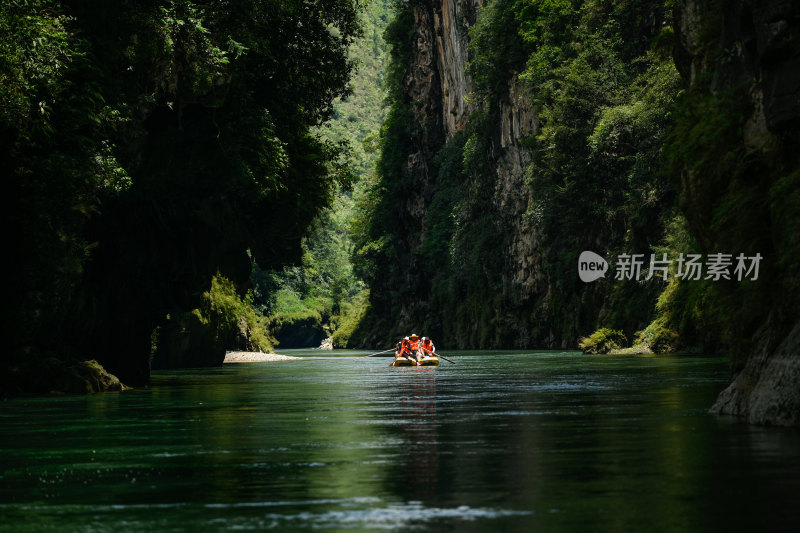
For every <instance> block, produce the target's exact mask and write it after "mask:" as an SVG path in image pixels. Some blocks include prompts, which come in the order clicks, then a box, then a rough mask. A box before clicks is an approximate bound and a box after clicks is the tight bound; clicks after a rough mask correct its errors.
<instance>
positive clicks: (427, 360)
mask: <svg viewBox="0 0 800 533" xmlns="http://www.w3.org/2000/svg"><path fill="white" fill-rule="evenodd" d="M438 364H439V358H438V357H433V356H430V355H426V356H425V357H423V358H422V359H420V360H419V361H416V360H415V359H414V358H413V357H406V356H403V357H397V358H395V360H394V361H392V362H391V363H389V366H436V365H438Z"/></svg>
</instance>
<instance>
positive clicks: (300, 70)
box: [0, 0, 360, 382]
mask: <svg viewBox="0 0 800 533" xmlns="http://www.w3.org/2000/svg"><path fill="white" fill-rule="evenodd" d="M359 4H360V3H359V2H357V1H356V0H297V1H291V2H285V1H283V0H244V1H241V2H235V3H227V2H226V3H219V2H211V1H202V0H201V1H192V0H148V1H146V2H122V1H109V2H102V3H94V2H92V3H86V2H79V1H70V0H65V1H61V2H55V1H49V0H25V1H22V0H13V1H10V2H3V3H2V6H1V7H0V21H2V27H3V32H2V36H0V56H1V57H0V79H1V80H2V86H1V88H0V91H2V93H0V96H2V99H3V101H2V105H0V109H2V111H0V142H2V146H3V148H2V152H0V174H2V175H3V176H4V178H5V179H7V180H8V188H9V191H10V197H11V198H14V199H15V202H14V204H13V205H12V206H10V208H9V209H6V210H4V211H3V221H2V222H3V224H2V225H3V228H4V230H5V231H7V232H9V234H10V235H9V239H8V242H9V243H10V246H11V255H12V256H13V257H15V258H16V262H15V264H14V268H13V269H12V275H11V276H10V278H9V281H10V283H11V286H12V287H13V291H14V293H13V294H12V295H11V296H12V297H11V299H10V301H9V304H8V305H9V307H10V308H11V309H13V310H14V315H15V316H14V319H12V320H10V321H8V322H7V323H6V325H10V327H12V328H13V329H14V331H15V334H14V335H12V336H11V339H12V343H11V344H12V348H11V353H12V354H13V356H12V357H13V358H20V357H23V356H24V354H25V353H30V352H31V351H52V352H54V353H59V354H68V353H72V354H80V355H81V356H82V357H86V356H87V355H96V356H97V358H98V360H100V361H101V362H103V363H104V364H106V365H108V367H109V369H110V370H111V371H113V372H115V373H118V374H119V375H120V377H122V378H123V379H124V380H128V381H132V382H141V381H144V380H145V379H146V378H147V373H148V361H149V354H150V344H151V332H152V330H153V328H154V327H156V326H157V325H159V324H160V323H162V322H163V321H164V320H165V317H166V316H167V315H168V314H171V315H174V316H177V314H178V313H179V312H181V311H183V310H187V309H192V308H194V307H196V306H197V305H198V303H199V302H200V301H201V295H202V293H203V292H204V291H206V290H208V287H209V284H210V280H211V278H212V276H213V274H214V273H215V272H217V270H219V271H220V272H221V273H222V274H223V275H225V276H226V277H228V278H230V279H231V280H232V281H233V282H234V283H235V284H236V285H237V286H244V285H246V284H247V283H248V282H249V281H248V280H249V277H250V272H251V263H252V260H253V259H255V261H257V262H258V264H259V265H260V266H262V267H263V268H267V269H271V268H277V267H279V266H281V265H283V264H287V263H291V262H295V261H299V260H300V256H301V247H300V240H301V238H302V236H303V235H304V234H305V232H306V228H307V227H308V226H309V224H310V223H311V222H312V220H314V218H315V217H316V216H317V215H318V214H319V212H320V210H321V209H323V208H324V207H326V206H327V205H329V203H330V202H331V201H332V199H333V195H334V191H335V186H336V185H337V184H338V185H340V186H346V185H347V184H348V183H350V181H351V180H352V178H353V174H352V171H351V167H350V165H349V164H348V161H347V152H346V149H345V147H344V146H343V145H341V144H339V143H336V142H333V141H330V140H327V139H325V138H324V137H323V136H322V135H321V134H320V133H319V132H317V130H316V128H317V127H319V126H320V125H321V124H322V123H324V122H325V121H326V120H328V119H330V118H331V117H332V116H333V115H334V112H335V109H334V100H335V99H336V98H340V97H345V96H346V95H347V94H348V85H347V83H348V79H349V77H350V72H351V70H352V66H353V61H352V60H351V59H350V57H349V54H348V52H349V47H350V45H351V43H352V42H353V40H354V39H355V38H356V37H357V36H358V34H359V20H358V11H359V7H360V5H359ZM6 28H8V29H9V31H6ZM248 250H249V255H248ZM17 311H19V312H17Z"/></svg>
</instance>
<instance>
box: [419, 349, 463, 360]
mask: <svg viewBox="0 0 800 533" xmlns="http://www.w3.org/2000/svg"><path fill="white" fill-rule="evenodd" d="M422 349H423V350H425V351H426V352H428V353H429V354H433V355H435V356H436V357H438V358H439V359H444V360H445V361H447V362H448V363H453V364H456V362H455V361H453V360H451V359H448V358H447V357H445V356H443V355H439V354H438V353H434V352H432V351H430V350H428V349H427V348H422Z"/></svg>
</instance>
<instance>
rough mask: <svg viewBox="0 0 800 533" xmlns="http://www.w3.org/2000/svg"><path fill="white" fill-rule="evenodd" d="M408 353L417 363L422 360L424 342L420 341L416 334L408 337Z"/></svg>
mask: <svg viewBox="0 0 800 533" xmlns="http://www.w3.org/2000/svg"><path fill="white" fill-rule="evenodd" d="M408 351H409V352H410V355H411V357H413V358H414V359H416V360H417V361H419V360H420V359H422V341H420V338H419V337H418V336H417V334H416V333H412V334H411V335H409V336H408Z"/></svg>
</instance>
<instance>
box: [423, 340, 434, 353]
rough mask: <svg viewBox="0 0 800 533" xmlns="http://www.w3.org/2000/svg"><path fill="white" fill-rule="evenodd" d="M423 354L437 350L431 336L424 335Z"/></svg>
mask: <svg viewBox="0 0 800 533" xmlns="http://www.w3.org/2000/svg"><path fill="white" fill-rule="evenodd" d="M421 349H422V355H423V356H425V355H433V353H434V352H435V351H436V346H434V345H433V341H432V340H431V338H430V337H422V348H421Z"/></svg>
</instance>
